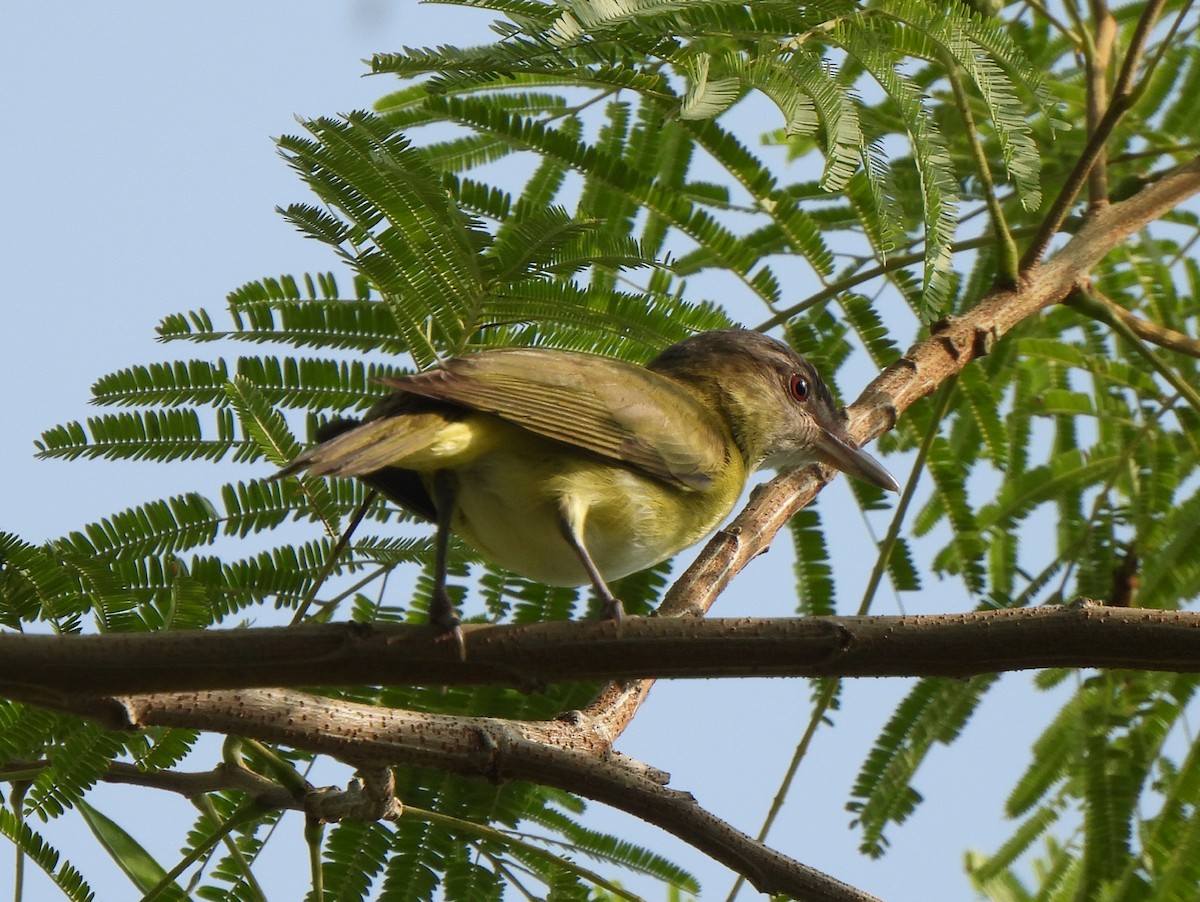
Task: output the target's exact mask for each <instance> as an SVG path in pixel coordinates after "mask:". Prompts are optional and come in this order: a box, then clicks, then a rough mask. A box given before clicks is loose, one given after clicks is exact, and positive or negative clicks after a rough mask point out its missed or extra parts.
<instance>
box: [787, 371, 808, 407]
mask: <svg viewBox="0 0 1200 902" xmlns="http://www.w3.org/2000/svg"><path fill="white" fill-rule="evenodd" d="M788 390H789V391H790V392H791V393H792V397H793V398H795V399H796V400H797V401H807V400H808V380H807V379H805V378H804V377H803V376H801V375H800V374H799V373H795V374H794V375H793V376H792V378H791V380H790V381H789V383H788Z"/></svg>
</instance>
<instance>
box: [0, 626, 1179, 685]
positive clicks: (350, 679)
mask: <svg viewBox="0 0 1200 902" xmlns="http://www.w3.org/2000/svg"><path fill="white" fill-rule="evenodd" d="M431 632H432V631H431V630H430V629H429V628H427V627H423V626H381V627H364V626H356V625H350V624H334V625H327V626H307V627H287V628H284V627H280V628H269V629H250V630H233V631H228V632H221V631H214V630H194V631H180V632H169V633H155V634H145V633H136V634H126V635H122V634H114V633H108V634H104V635H94V636H30V635H13V634H8V635H0V694H5V695H8V696H10V697H12V698H18V699H21V700H24V701H30V702H34V703H37V704H43V705H46V706H48V707H62V706H68V705H70V703H71V702H70V700H71V699H72V698H77V697H87V698H94V697H96V696H101V695H103V696H116V695H123V694H128V693H154V692H181V691H201V690H206V689H233V688H238V689H245V688H251V687H301V686H311V685H312V684H313V683H318V682H319V683H320V684H321V685H326V686H340V685H364V684H365V685H426V686H442V685H446V686H449V685H484V684H490V685H502V686H512V687H514V688H517V689H522V690H525V691H529V690H532V689H536V688H537V687H539V686H543V685H546V684H549V683H553V682H562V681H602V680H633V679H642V678H654V679H664V678H667V679H689V678H713V677H725V678H729V677H763V676H775V677H821V676H839V677H880V676H916V677H924V676H948V677H960V678H961V677H969V676H974V675H977V674H982V673H996V672H1001V671H1010V670H1027V669H1031V668H1040V667H1102V668H1124V667H1128V668H1137V669H1139V670H1162V671H1171V672H1176V673H1195V672H1198V671H1200V614H1197V613H1190V612H1180V611H1159V610H1146V609H1138V608H1132V609H1131V608H1112V607H1106V606H1104V605H1099V604H1094V603H1077V604H1073V605H1069V606H1066V607H1040V608H1017V609H1004V610H993V611H975V612H970V613H961V614H926V615H921V616H907V617H884V616H878V617H807V618H774V619H754V618H736V619H719V618H705V619H701V618H694V617H688V618H671V619H666V618H660V617H631V618H628V620H627V621H626V622H625V623H624V624H623V625H622V627H621V631H620V633H619V634H618V633H617V631H616V630H615V629H614V626H613V624H612V623H611V622H609V621H603V622H579V621H576V622H557V623H538V624H526V625H511V624H505V625H499V626H483V625H470V624H468V625H466V626H465V627H464V633H465V635H466V640H467V648H468V650H469V653H468V655H467V660H466V661H465V662H464V661H460V660H459V659H458V656H457V653H456V652H455V651H454V649H451V648H447V647H446V643H444V642H440V641H438V639H439V638H440V636H441V633H440V631H439V632H437V634H436V636H437V638H432V640H431Z"/></svg>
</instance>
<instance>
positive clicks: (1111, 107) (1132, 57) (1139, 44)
mask: <svg viewBox="0 0 1200 902" xmlns="http://www.w3.org/2000/svg"><path fill="white" fill-rule="evenodd" d="M1165 3H1166V0H1149V2H1148V3H1147V4H1146V7H1145V9H1144V10H1143V11H1142V15H1141V18H1140V19H1138V24H1137V27H1136V28H1135V29H1134V32H1133V38H1132V40H1131V41H1130V44H1129V50H1128V52H1126V54H1125V61H1124V63H1123V64H1122V65H1121V73H1120V75H1118V76H1117V83H1116V84H1115V85H1114V86H1113V91H1112V98H1111V99H1110V100H1109V103H1108V109H1107V110H1105V112H1104V115H1103V116H1102V117H1101V118H1100V121H1099V122H1098V123H1097V124H1096V128H1095V130H1094V131H1093V132H1092V133H1091V135H1089V137H1088V142H1087V145H1086V146H1085V147H1084V149H1083V153H1082V154H1080V156H1079V159H1078V160H1077V161H1076V162H1075V166H1074V168H1073V169H1072V170H1071V173H1070V174H1069V175H1068V176H1067V180H1066V182H1065V183H1064V185H1063V187H1062V190H1061V191H1059V193H1058V196H1057V197H1056V198H1055V199H1054V203H1053V204H1051V206H1050V211H1049V212H1048V213H1047V214H1046V218H1045V219H1043V220H1042V225H1041V227H1040V228H1039V229H1038V233H1037V235H1036V237H1035V238H1034V240H1033V242H1032V243H1031V244H1030V245H1029V247H1028V249H1027V250H1026V251H1025V256H1024V257H1022V259H1021V269H1022V270H1023V271H1024V270H1029V269H1031V268H1032V267H1034V266H1036V265H1037V263H1038V261H1039V260H1041V259H1042V254H1044V253H1045V252H1046V248H1047V247H1049V245H1050V240H1051V239H1052V238H1053V237H1054V236H1055V234H1057V233H1058V230H1059V229H1060V228H1062V224H1063V222H1064V221H1065V220H1066V218H1067V212H1068V211H1069V210H1070V209H1071V206H1072V205H1073V204H1074V203H1075V197H1076V195H1078V194H1079V189H1080V188H1082V187H1083V183H1084V180H1085V179H1086V178H1087V177H1088V173H1090V172H1091V170H1092V167H1093V166H1094V165H1095V164H1096V161H1097V160H1098V159H1100V158H1101V156H1102V154H1103V153H1104V146H1105V144H1107V143H1108V139H1109V137H1110V136H1111V135H1112V132H1113V129H1114V128H1116V125H1117V123H1118V122H1119V121H1120V120H1121V117H1122V116H1124V115H1125V113H1126V112H1127V111H1128V110H1129V108H1130V107H1131V106H1132V105H1133V101H1134V99H1135V97H1136V94H1137V91H1136V90H1135V88H1134V84H1133V78H1134V75H1135V73H1136V72H1137V68H1138V66H1139V65H1140V63H1141V60H1142V54H1143V53H1144V52H1145V48H1146V41H1147V40H1148V39H1149V37H1150V31H1151V29H1153V27H1154V25H1155V23H1156V22H1157V21H1158V17H1159V16H1160V15H1161V14H1162V8H1163V6H1164V5H1165Z"/></svg>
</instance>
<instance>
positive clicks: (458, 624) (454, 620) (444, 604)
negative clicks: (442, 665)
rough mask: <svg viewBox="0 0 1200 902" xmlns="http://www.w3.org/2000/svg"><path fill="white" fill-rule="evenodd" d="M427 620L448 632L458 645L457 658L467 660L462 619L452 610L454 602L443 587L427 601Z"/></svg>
mask: <svg viewBox="0 0 1200 902" xmlns="http://www.w3.org/2000/svg"><path fill="white" fill-rule="evenodd" d="M429 622H430V623H432V624H433V625H434V626H436V627H440V628H441V629H442V630H443V631H444V632H446V633H447V634H449V635H450V637H451V638H453V640H454V644H455V645H456V646H457V647H458V657H459V659H460V660H462V661H465V660H467V640H466V638H465V637H464V636H463V631H462V619H461V618H460V617H459V616H458V612H457V611H455V610H454V602H452V601H451V600H450V596H449V595H448V594H447V593H446V590H445V589H441V590H437V591H435V592H434V593H433V598H432V599H431V600H430V602H429Z"/></svg>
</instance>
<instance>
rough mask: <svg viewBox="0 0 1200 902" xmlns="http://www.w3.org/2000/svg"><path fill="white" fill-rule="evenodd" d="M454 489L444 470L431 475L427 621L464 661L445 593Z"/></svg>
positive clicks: (459, 625)
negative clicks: (433, 520) (433, 517)
mask: <svg viewBox="0 0 1200 902" xmlns="http://www.w3.org/2000/svg"><path fill="white" fill-rule="evenodd" d="M456 490H457V486H456V485H455V482H454V476H453V474H451V473H450V471H448V470H438V471H437V472H435V473H434V474H433V492H432V495H433V506H434V508H435V509H436V510H437V532H436V533H435V535H434V542H433V597H432V598H431V599H430V600H429V620H430V622H431V623H433V624H434V626H440V627H441V628H442V629H444V630H445V631H446V632H448V633H450V635H451V636H453V637H454V643H455V644H456V645H457V646H458V656H459V657H460V658H462V659H463V660H464V661H465V660H466V659H467V644H466V641H465V640H464V639H463V631H462V621H461V620H460V619H459V616H458V612H457V611H455V610H454V602H452V601H451V600H450V593H449V592H447V591H446V566H447V564H446V558H447V556H448V555H449V552H450V522H451V520H452V519H453V518H454V497H455V494H456Z"/></svg>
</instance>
